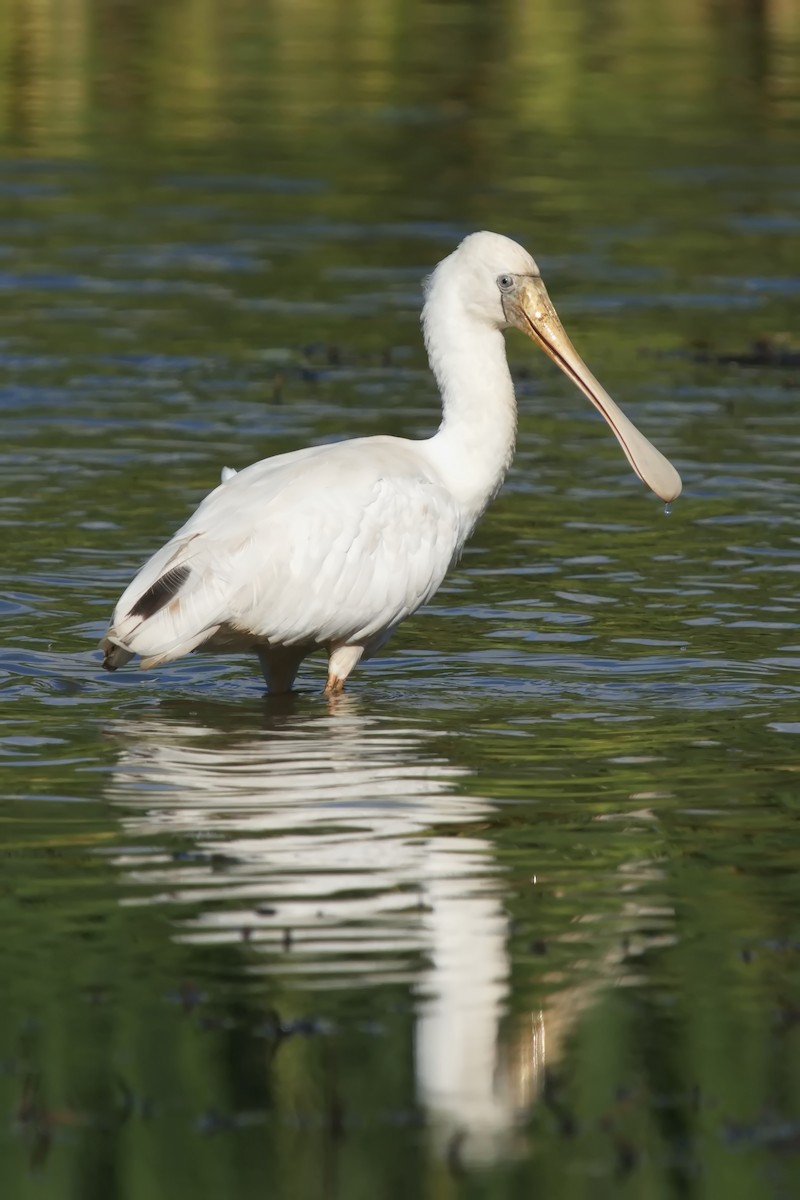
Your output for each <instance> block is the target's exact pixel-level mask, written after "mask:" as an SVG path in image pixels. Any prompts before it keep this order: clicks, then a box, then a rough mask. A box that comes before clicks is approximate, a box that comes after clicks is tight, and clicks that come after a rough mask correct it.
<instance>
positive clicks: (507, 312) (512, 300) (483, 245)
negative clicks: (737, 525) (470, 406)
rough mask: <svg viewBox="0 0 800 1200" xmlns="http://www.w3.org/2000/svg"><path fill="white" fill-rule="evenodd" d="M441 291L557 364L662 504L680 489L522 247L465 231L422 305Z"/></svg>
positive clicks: (493, 235)
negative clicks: (592, 363) (604, 381)
mask: <svg viewBox="0 0 800 1200" xmlns="http://www.w3.org/2000/svg"><path fill="white" fill-rule="evenodd" d="M436 293H439V294H440V295H441V294H442V293H447V294H449V296H450V297H451V299H452V300H454V301H456V303H457V305H458V307H459V308H460V310H461V311H462V313H463V314H464V316H469V317H470V318H471V319H473V320H478V321H480V322H481V324H484V325H488V326H490V327H491V328H494V329H507V328H508V327H509V326H512V325H513V326H514V327H515V328H516V329H520V330H521V331H522V332H523V333H524V334H527V336H528V337H529V338H530V339H531V341H532V342H534V343H535V344H536V345H537V346H539V347H540V348H541V349H542V350H544V352H545V354H547V355H548V356H549V357H550V358H552V360H553V362H555V363H557V364H558V366H559V367H560V368H561V370H562V371H563V372H564V374H565V375H567V376H568V378H569V379H571V380H572V382H573V383H575V384H576V385H577V386H578V387H579V388H580V389H581V391H582V392H583V393H584V395H585V396H586V397H587V398H588V399H589V400H590V401H591V403H592V404H593V405H594V407H595V408H596V409H597V410H598V411H599V412H600V413H601V414H602V415H603V417H604V418H605V420H606V421H607V422H608V424H609V425H610V427H611V429H612V430H613V432H614V435H615V436H616V438H617V441H618V442H619V444H620V446H621V447H622V449H623V451H624V453H625V457H626V458H627V459H628V462H629V463H630V465H631V467H632V468H633V470H634V472H635V473H636V474H637V475H638V476H639V478H640V479H641V480H642V482H643V483H646V484H647V486H648V487H649V488H650V489H651V490H652V491H654V492H655V494H656V495H657V496H660V497H661V499H662V500H665V501H667V502H668V501H670V500H674V499H675V498H676V497H677V496H679V495H680V492H681V486H682V485H681V478H680V475H679V474H678V472H677V471H676V470H675V468H674V467H673V465H672V463H671V462H669V461H668V460H667V459H666V458H665V457H664V455H663V454H661V452H660V451H659V450H657V449H656V448H655V446H653V445H652V444H651V443H650V442H649V441H648V440H647V438H646V437H645V436H644V434H642V433H640V432H639V430H638V429H637V428H636V426H635V425H634V424H633V422H632V421H629V420H628V418H627V417H626V416H625V414H624V413H623V412H622V410H621V409H620V408H619V407H618V406H617V405H616V404H615V403H614V401H613V400H612V399H611V397H610V396H609V395H608V392H606V391H605V389H604V388H603V387H601V385H600V384H599V383H598V381H597V380H596V379H595V377H594V375H592V373H591V371H590V370H589V368H588V367H587V366H586V364H585V363H584V361H583V359H582V358H581V357H580V355H579V354H578V352H577V350H576V349H575V347H574V346H573V345H572V342H571V341H570V339H569V338H568V337H567V334H566V332H565V330H564V327H563V325H562V324H561V321H560V320H559V317H558V313H557V312H556V310H555V308H554V307H553V302H552V301H551V299H550V297H549V295H548V294H547V289H546V288H545V286H544V283H543V282H542V277H541V275H540V274H539V268H538V267H537V265H536V263H535V262H534V260H533V259H532V258H531V256H530V254H528V252H527V250H524V249H523V247H522V246H520V245H518V244H517V243H516V242H513V241H512V240H511V238H507V237H503V236H502V235H501V234H499V233H488V232H482V233H472V234H470V236H469V237H466V238H464V240H463V242H461V244H460V245H459V246H458V247H457V248H456V249H455V250H454V251H453V253H452V254H450V255H449V256H448V257H447V258H445V259H444V260H443V261H442V262H440V263H439V265H438V267H437V268H436V270H435V271H434V273H433V275H432V276H431V278H430V280H429V281H428V303H429V304H430V303H431V301H432V300H433V299H434V296H435V295H436Z"/></svg>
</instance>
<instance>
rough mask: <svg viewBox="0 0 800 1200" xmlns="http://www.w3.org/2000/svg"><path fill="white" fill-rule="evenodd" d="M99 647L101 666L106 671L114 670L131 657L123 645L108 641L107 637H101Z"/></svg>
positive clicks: (122, 665) (123, 664) (130, 653)
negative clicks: (101, 653)
mask: <svg viewBox="0 0 800 1200" xmlns="http://www.w3.org/2000/svg"><path fill="white" fill-rule="evenodd" d="M100 649H101V650H102V651H103V667H104V668H105V670H106V671H116V670H117V669H118V668H119V667H124V666H125V663H127V662H130V660H131V659H132V658H133V654H132V652H131V651H130V650H125V649H124V647H123V646H118V645H117V644H116V643H115V642H110V641H109V640H108V638H103V640H102V642H101V643H100Z"/></svg>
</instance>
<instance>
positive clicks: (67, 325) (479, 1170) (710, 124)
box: [0, 0, 800, 1200]
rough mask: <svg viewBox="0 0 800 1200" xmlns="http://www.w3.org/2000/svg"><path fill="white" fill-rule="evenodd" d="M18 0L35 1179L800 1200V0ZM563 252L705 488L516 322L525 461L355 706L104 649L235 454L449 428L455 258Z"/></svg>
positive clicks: (12, 17) (3, 1037) (9, 1109)
mask: <svg viewBox="0 0 800 1200" xmlns="http://www.w3.org/2000/svg"><path fill="white" fill-rule="evenodd" d="M646 7H647V6H644V7H643V6H641V5H637V4H635V3H633V2H632V0H631V2H630V3H627V2H625V0H618V2H617V3H604V4H602V5H598V4H594V3H592V4H590V3H589V2H588V0H586V2H585V3H580V2H578V0H573V2H571V3H568V4H562V5H559V6H557V8H553V9H552V10H551V9H549V8H546V7H545V8H543V9H542V8H540V7H533V6H527V7H524V11H523V8H520V7H519V6H513V5H507V4H500V5H496V6H491V7H489V6H484V5H481V4H468V3H463V4H459V5H455V6H454V5H450V4H438V3H437V4H431V5H426V6H424V7H422V6H416V7H415V6H411V7H410V8H409V7H408V6H402V5H397V4H392V3H386V4H383V5H378V6H372V7H371V8H369V9H367V8H365V7H364V6H362V8H361V9H359V10H358V11H357V12H356V11H355V10H351V9H349V8H342V7H341V6H336V5H333V6H331V5H323V4H319V3H316V2H309V3H308V4H307V5H305V6H304V8H303V20H302V21H301V22H298V18H297V7H296V6H295V5H291V6H290V5H288V4H283V3H278V2H274V3H271V4H257V3H246V4H243V5H237V6H229V5H223V4H217V3H210V4H199V3H194V2H192V0H186V2H185V3H183V4H179V5H168V6H164V5H162V4H156V3H142V4H139V5H135V6H116V7H115V6H112V7H111V8H108V9H106V8H105V7H103V6H99V5H93V4H91V3H88V0H87V2H81V0H74V2H73V3H68V4H64V5H61V6H59V7H58V11H56V10H53V12H51V11H50V10H49V9H47V10H43V9H41V6H38V5H35V4H32V3H31V4H28V3H16V4H12V3H10V2H9V3H3V2H2V0H0V29H2V30H3V34H2V40H0V64H1V65H2V70H0V79H2V84H0V294H2V305H0V420H1V421H2V430H3V439H2V446H1V447H0V452H2V469H3V479H4V484H5V486H4V488H3V492H2V498H1V499H2V510H0V520H1V521H2V522H3V528H4V530H5V534H6V536H5V539H4V550H5V553H4V555H3V563H2V597H1V598H0V606H1V608H2V613H3V616H4V617H5V623H4V630H5V635H4V637H3V644H2V647H1V648H0V672H2V688H3V697H4V700H5V704H4V706H3V715H2V726H0V755H1V756H2V766H3V779H4V789H3V797H4V802H3V807H2V820H3V839H2V884H1V885H0V922H2V933H3V936H2V946H3V949H2V953H1V954H0V980H2V984H0V987H1V988H2V997H3V1007H2V1014H3V1019H2V1023H1V1024H2V1033H0V1107H1V1108H2V1113H3V1121H2V1124H0V1141H1V1142H2V1153H0V1189H1V1190H2V1194H3V1195H8V1196H13V1197H14V1198H15V1200H17V1198H19V1200H27V1198H28V1197H39V1198H41V1197H42V1196H48V1197H50V1196H52V1197H58V1198H59V1200H62V1198H64V1197H67V1196H69V1197H72V1196H74V1197H76V1198H77V1197H80V1198H81V1200H111V1198H113V1197H120V1198H122V1197H125V1200H138V1198H139V1197H141V1198H142V1200H144V1198H145V1197H146V1198H147V1200H154V1198H156V1197H161V1196H163V1197H170V1200H180V1198H181V1197H184V1196H186V1197H189V1196H191V1197H205V1196H209V1197H211V1196H214V1197H216V1196H222V1195H226V1196H227V1195H236V1196H238V1197H243V1198H244V1197H251V1196H252V1197H256V1196H263V1195H265V1194H269V1195H278V1196H287V1197H289V1196H291V1197H295V1196H302V1197H306V1196H308V1197H338V1196H341V1197H347V1198H348V1200H351V1198H356V1197H361V1196H363V1197H365V1198H366V1197H374V1196H398V1197H401V1196H402V1197H406V1196H417V1195H423V1194H425V1195H428V1194H429V1195H434V1196H446V1195H462V1194H463V1195H465V1196H475V1197H478V1196H480V1197H487V1198H488V1197H508V1198H512V1197H513V1198H515V1200H516V1198H517V1197H520V1198H522V1197H527V1196H530V1195H531V1194H540V1193H541V1194H546V1195H547V1196H552V1197H572V1196H578V1195H580V1196H585V1195H592V1196H603V1195H609V1196H617V1195H628V1194H629V1195H636V1196H656V1195H658V1196H667V1195H675V1196H686V1195H692V1196H694V1195H696V1196H703V1197H705V1196H707V1197H718V1196H724V1197H726V1198H728V1197H731V1198H733V1200H736V1198H739V1197H742V1198H744V1197H759V1198H761V1197H776V1198H778V1197H781V1198H782V1197H790V1196H793V1195H795V1194H796V1190H797V1185H798V1167H797V1163H798V1158H797V1152H798V1147H799V1146H800V1050H799V1048H798V1047H799V1046H800V1043H798V1013H799V1011H800V1010H799V1009H798V995H799V994H800V991H799V988H800V930H799V929H798V921H797V914H798V910H799V908H798V906H799V905H800V883H799V882H798V879H799V876H798V871H797V863H798V861H800V860H798V849H799V848H800V847H799V845H798V843H799V841H800V839H799V838H798V800H797V796H798V785H797V762H798V734H800V684H798V665H799V664H800V625H799V624H798V602H799V601H800V590H799V586H798V584H799V581H800V576H799V575H798V570H799V569H800V568H799V565H798V564H800V523H799V522H798V515H797V514H798V499H799V498H800V493H799V490H798V483H797V479H798V474H797V470H798V464H799V463H800V436H799V435H798V421H797V412H796V408H797V387H798V369H797V357H796V356H797V350H798V343H797V337H796V311H797V301H798V296H800V252H799V251H798V247H797V237H796V234H797V201H798V197H799V196H800V168H798V166H797V153H796V150H797V135H798V115H800V109H799V107H798V104H799V94H798V90H797V67H798V58H797V48H798V34H799V33H800V31H799V30H798V27H797V25H796V23H794V16H793V14H792V13H791V12H790V11H789V9H790V7H791V6H789V7H786V6H781V5H777V4H775V5H768V4H764V5H745V4H742V5H741V6H739V5H735V4H734V5H731V6H726V10H725V13H722V10H720V12H719V13H717V11H716V9H715V8H713V6H712V7H711V8H708V9H706V8H704V7H699V6H697V5H695V4H689V3H688V2H686V3H678V4H675V5H673V6H672V8H671V9H670V12H669V13H666V12H663V13H661V15H660V17H659V20H658V22H656V21H655V20H654V18H653V17H652V14H649V10H648V12H647V13H646V12H645V9H646ZM475 228H493V229H497V230H499V231H502V232H506V233H508V234H510V235H512V236H514V237H517V238H519V239H520V240H522V241H524V243H525V244H526V245H527V246H528V247H529V248H530V249H531V250H532V251H533V253H534V254H535V256H536V257H537V260H538V261H539V263H540V265H541V267H542V270H543V273H544V274H545V277H546V279H547V281H548V285H549V288H550V291H551V294H552V296H553V298H554V300H555V302H556V304H557V305H558V307H559V310H560V311H561V312H562V316H563V318H564V321H565V324H566V325H567V327H568V329H569V331H570V332H571V334H572V336H573V338H574V340H575V342H576V343H577V345H578V347H579V349H580V350H581V351H582V353H583V354H584V355H585V357H586V359H587V361H588V362H589V363H590V365H591V366H592V368H593V369H594V370H595V372H596V373H597V374H598V376H599V377H600V378H601V380H602V381H603V382H604V384H605V385H606V386H607V387H608V389H609V391H610V392H611V393H612V394H613V395H614V396H615V397H616V398H617V399H618V400H619V401H620V402H621V403H622V404H623V405H624V407H625V408H626V410H627V411H628V412H629V413H630V415H631V416H632V418H633V419H634V420H635V421H636V423H637V424H638V425H639V426H640V427H641V428H642V429H643V430H645V431H646V432H647V434H648V436H650V437H651V438H652V439H653V441H654V442H656V444H657V445H658V446H659V447H660V448H661V449H663V450H664V452H665V453H667V454H668V455H669V456H670V458H672V459H673V460H674V461H675V462H676V464H677V465H678V467H679V468H680V470H681V473H682V475H683V477H684V481H685V494H684V497H683V498H682V499H681V500H680V501H679V502H678V503H676V504H675V505H674V506H673V509H672V512H671V514H670V515H669V516H665V515H664V513H663V511H662V507H661V505H660V504H659V503H658V502H657V501H655V500H654V498H652V497H649V496H647V495H645V494H644V492H643V490H642V488H641V486H640V485H639V484H638V483H637V481H636V480H635V479H634V478H633V477H632V476H631V475H630V474H629V472H628V469H627V466H626V463H625V461H624V459H623V457H622V455H621V454H620V453H619V449H618V447H617V446H616V444H615V443H614V441H613V439H612V438H611V437H610V436H609V435H608V433H607V431H606V430H605V428H604V426H602V423H601V422H599V420H597V419H596V416H595V414H594V413H593V411H591V410H590V409H589V408H588V406H587V405H586V404H585V401H584V400H583V398H582V397H581V396H580V395H579V394H578V393H577V392H575V391H574V389H572V388H571V387H570V385H569V383H568V381H566V380H565V379H563V378H561V377H560V376H559V375H558V373H557V372H555V371H554V370H553V369H551V366H550V364H548V363H547V362H545V361H544V359H541V361H540V360H539V358H537V356H536V355H535V352H534V351H533V348H532V347H530V346H529V345H528V344H527V343H526V342H525V341H524V339H521V338H518V337H517V336H516V335H515V334H513V333H512V334H510V335H509V340H508V345H509V354H510V357H511V361H512V366H513V369H514V373H515V377H516V379H517V384H518V395H519V402H520V430H519V443H518V452H517V457H516V461H515V465H514V468H513V470H512V472H511V475H510V477H509V480H508V482H507V484H506V487H505V489H504V491H503V493H502V495H501V497H500V498H499V499H498V501H497V502H496V503H495V505H494V506H493V507H492V508H491V510H490V512H489V513H488V514H487V516H486V518H485V519H484V521H483V523H482V524H481V526H480V528H479V530H478V532H477V533H476V535H475V537H474V539H473V541H472V542H471V544H470V545H469V547H468V548H467V551H466V553H465V555H464V558H463V560H462V562H461V564H460V565H459V567H458V568H457V569H456V570H455V571H454V572H453V573H452V575H451V577H450V578H449V580H448V582H447V583H446V585H445V586H444V587H443V589H442V590H441V592H440V593H439V595H438V596H437V597H436V599H435V601H434V602H433V604H432V605H431V606H430V608H429V609H428V610H427V611H426V612H425V613H423V614H419V615H418V616H417V617H416V618H414V619H413V620H411V621H409V622H408V623H407V624H406V625H405V626H403V627H402V628H401V630H400V631H399V632H398V634H397V635H396V637H395V638H394V640H393V641H392V643H391V644H390V646H389V647H388V648H387V651H386V652H385V654H384V655H383V656H382V657H381V658H379V659H377V660H375V661H374V662H372V663H370V664H367V665H366V666H365V667H364V668H363V669H361V670H360V671H359V672H357V674H356V675H355V676H354V679H353V684H352V688H351V690H350V692H349V694H348V695H347V696H346V697H345V698H344V699H343V700H342V701H340V702H338V703H335V704H328V703H327V702H326V701H324V700H323V699H322V698H321V696H320V690H321V687H322V683H323V681H324V663H323V662H322V661H318V662H312V663H309V664H307V665H306V667H305V668H304V670H303V673H302V675H301V678H300V688H299V691H298V693H297V695H296V696H294V697H292V698H289V699H287V700H285V701H280V702H270V701H267V700H266V699H265V698H264V696H263V684H262V682H261V680H260V676H259V674H258V671H257V669H256V664H255V661H249V660H248V659H247V658H245V657H241V658H240V657H231V658H209V659H203V658H201V657H197V658H190V659H188V660H186V661H184V662H181V663H176V664H173V665H170V666H168V667H164V668H162V669H160V670H158V671H154V672H151V673H149V674H139V673H137V672H136V671H135V670H128V671H125V672H119V673H117V674H116V675H113V676H108V675H105V674H103V673H102V672H101V671H100V669H99V655H98V653H97V652H96V650H95V649H94V647H95V645H96V642H97V640H98V638H99V636H100V634H101V632H102V630H103V628H104V626H105V622H106V620H107V618H108V615H109V613H110V610H111V608H112V606H113V603H114V601H115V599H116V597H117V595H118V594H119V592H120V591H121V590H122V588H123V587H124V586H125V584H126V583H127V581H128V580H129V578H130V577H131V575H132V573H133V572H134V571H135V569H136V568H137V567H138V565H139V564H140V563H141V562H142V560H143V559H144V558H145V557H146V556H147V555H148V554H149V553H150V552H151V551H152V550H153V549H154V548H156V547H157V546H158V545H159V544H160V543H161V541H162V540H163V539H165V538H166V537H167V536H168V535H169V534H170V533H171V532H172V531H173V529H174V528H175V527H176V526H177V525H178V524H179V523H180V522H181V521H182V520H183V519H185V517H186V515H188V513H189V511H190V510H191V508H192V506H193V504H195V503H196V502H197V501H198V500H199V499H200V498H201V497H202V496H203V495H204V494H205V493H206V492H207V491H208V490H209V489H210V488H211V487H213V486H214V484H215V482H216V480H217V479H218V477H219V471H220V468H221V467H222V466H224V465H229V466H232V467H237V468H239V467H242V466H244V465H246V464H247V463H248V462H250V461H252V460H253V459H254V458H257V457H263V456H266V455H269V454H273V453H278V452H281V451H285V450H290V449H294V448H296V447H299V446H302V445H305V444H308V443H313V442H320V441H325V440H329V439H331V438H333V437H340V436H344V435H351V436H359V435H364V434H371V433H376V432H389V433H396V434H402V435H406V436H424V435H426V434H428V433H430V432H431V431H432V429H433V428H434V427H435V424H436V420H437V397H436V393H435V389H434V385H433V382H432V380H431V378H430V376H429V374H428V372H427V368H426V364H425V360H424V355H423V352H422V348H421V344H420V337H419V330H418V311H419V305H420V286H419V283H420V279H421V277H422V276H423V275H424V274H425V273H426V272H427V271H429V270H430V269H431V267H432V266H433V265H434V264H435V262H436V261H437V260H438V259H439V258H440V257H442V256H443V255H444V254H446V253H448V252H449V250H450V249H452V247H453V246H454V244H455V243H456V242H457V240H458V239H459V238H460V237H461V236H463V235H464V234H465V233H467V232H469V231H470V230H472V229H475Z"/></svg>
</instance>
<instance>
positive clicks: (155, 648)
mask: <svg viewBox="0 0 800 1200" xmlns="http://www.w3.org/2000/svg"><path fill="white" fill-rule="evenodd" d="M192 540H193V539H191V538H189V539H187V540H186V541H184V542H182V543H180V544H179V545H178V546H177V547H176V545H175V544H174V543H171V544H168V545H167V546H165V547H164V548H163V549H162V550H160V551H159V552H158V553H157V554H155V555H154V556H153V558H152V559H151V560H150V561H149V562H148V563H146V564H145V566H144V567H143V568H142V570H141V571H140V572H139V574H138V575H137V576H136V578H135V579H134V581H133V582H132V583H131V585H130V586H129V587H128V588H127V590H126V591H125V592H124V594H123V595H122V597H121V599H120V601H119V603H118V604H117V607H116V609H115V611H114V616H113V618H112V621H111V625H110V626H109V628H108V629H107V630H106V633H105V635H104V637H103V639H102V641H101V642H100V649H101V650H102V651H103V666H104V667H105V669H106V670H107V671H116V670H117V669H118V668H119V667H124V666H125V664H126V663H127V662H129V661H130V660H131V659H132V658H133V656H134V655H135V654H138V655H139V656H140V657H141V659H142V661H141V664H140V665H141V667H142V669H143V670H147V668H148V667H155V666H158V665H159V664H160V663H164V662H169V661H171V660H172V659H175V658H182V657H183V655H184V654H189V653H190V651H192V650H195V649H197V647H198V646H201V645H202V644H203V642H206V641H208V639H209V638H211V637H213V636H214V634H215V633H216V632H217V630H218V629H219V626H220V624H221V620H222V614H223V612H224V611H225V608H226V603H225V601H226V595H225V593H226V591H227V588H226V585H225V580H224V578H220V576H219V575H218V574H215V572H214V571H209V570H207V569H204V568H205V567H207V565H208V564H206V563H204V562H202V561H199V560H200V557H201V556H197V555H193V553H192V551H193V547H191V545H190V544H191V542H192Z"/></svg>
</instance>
